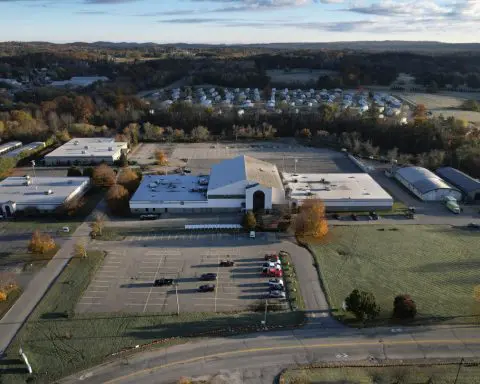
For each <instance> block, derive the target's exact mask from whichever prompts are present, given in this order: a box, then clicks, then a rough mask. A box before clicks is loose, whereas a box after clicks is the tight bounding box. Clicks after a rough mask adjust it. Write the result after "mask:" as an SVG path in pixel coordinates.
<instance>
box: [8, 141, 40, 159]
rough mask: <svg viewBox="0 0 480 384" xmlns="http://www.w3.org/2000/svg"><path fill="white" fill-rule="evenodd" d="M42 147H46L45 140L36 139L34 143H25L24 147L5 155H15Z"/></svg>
mask: <svg viewBox="0 0 480 384" xmlns="http://www.w3.org/2000/svg"><path fill="white" fill-rule="evenodd" d="M40 147H45V143H44V142H43V141H34V142H33V143H30V144H25V145H24V146H23V147H20V148H17V149H14V150H13V151H10V152H7V153H6V154H5V157H15V156H18V155H20V154H21V153H22V152H30V151H33V150H35V149H37V148H40Z"/></svg>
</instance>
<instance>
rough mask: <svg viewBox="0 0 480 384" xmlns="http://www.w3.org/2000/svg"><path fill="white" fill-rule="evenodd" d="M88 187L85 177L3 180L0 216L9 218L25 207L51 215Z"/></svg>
mask: <svg viewBox="0 0 480 384" xmlns="http://www.w3.org/2000/svg"><path fill="white" fill-rule="evenodd" d="M89 186H90V178H88V177H29V176H24V177H7V178H6V179H5V180H3V181H1V182H0V214H2V215H3V216H5V217H10V216H14V215H15V213H16V212H18V211H24V210H25V209H27V208H29V209H37V210H38V211H39V212H41V213H47V212H51V211H53V210H55V209H56V208H57V207H59V206H61V205H62V204H63V203H65V202H67V201H69V200H71V199H73V198H74V197H81V196H82V195H83V194H84V193H85V192H86V191H87V190H88V188H89Z"/></svg>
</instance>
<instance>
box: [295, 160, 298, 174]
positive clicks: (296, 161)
mask: <svg viewBox="0 0 480 384" xmlns="http://www.w3.org/2000/svg"><path fill="white" fill-rule="evenodd" d="M297 163H298V159H295V173H297Z"/></svg>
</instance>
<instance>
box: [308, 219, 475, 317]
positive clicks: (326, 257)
mask: <svg viewBox="0 0 480 384" xmlns="http://www.w3.org/2000/svg"><path fill="white" fill-rule="evenodd" d="M311 248H312V250H313V251H314V253H315V255H316V259H317V262H318V264H319V269H320V277H321V278H322V280H323V283H324V286H325V287H326V291H327V295H328V297H329V300H330V302H331V305H332V307H333V308H334V309H337V310H338V309H339V308H341V306H342V302H343V300H344V299H345V297H346V296H347V295H348V294H349V293H350V292H351V291H352V290H353V289H355V288H358V289H361V290H365V291H370V292H372V293H373V294H374V295H375V297H376V299H377V303H379V304H380V306H381V315H380V318H381V320H382V321H384V320H385V319H388V318H389V317H390V315H391V311H392V305H393V304H392V303H393V299H394V297H395V296H396V295H397V294H402V293H408V294H410V295H411V296H412V297H413V299H414V300H415V301H416V303H417V309H418V318H419V319H420V320H421V321H425V320H426V319H427V318H429V319H432V320H434V319H435V320H452V319H455V320H457V321H465V322H477V323H478V319H479V318H480V298H479V297H478V296H479V295H480V293H479V292H480V289H479V288H480V287H479V285H480V280H479V277H478V270H479V267H480V233H479V232H478V231H477V232H474V231H468V230H461V229H454V228H451V227H449V226H421V225H399V226H396V227H395V226H382V225H358V226H337V227H334V228H333V229H332V230H331V232H330V234H329V235H328V238H327V239H326V240H324V241H323V243H322V244H316V245H311ZM475 292H477V293H475ZM337 314H338V315H339V316H343V315H344V314H343V313H342V311H341V310H338V312H337ZM345 320H348V317H346V318H345Z"/></svg>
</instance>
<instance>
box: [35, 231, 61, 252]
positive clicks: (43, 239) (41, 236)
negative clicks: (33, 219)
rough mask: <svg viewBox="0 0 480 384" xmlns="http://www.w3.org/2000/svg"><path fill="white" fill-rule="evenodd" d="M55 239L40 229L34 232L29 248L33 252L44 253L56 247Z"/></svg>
mask: <svg viewBox="0 0 480 384" xmlns="http://www.w3.org/2000/svg"><path fill="white" fill-rule="evenodd" d="M55 247H56V245H55V240H53V238H52V237H51V236H50V235H49V234H48V233H42V232H40V231H35V232H33V235H32V238H31V239H30V243H29V244H28V250H29V251H30V252H33V253H39V254H44V253H47V252H48V251H51V250H53V249H55Z"/></svg>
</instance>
